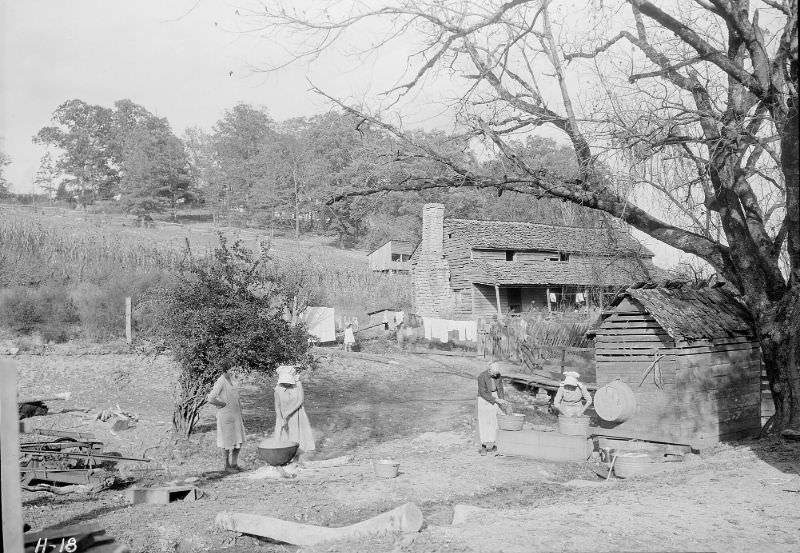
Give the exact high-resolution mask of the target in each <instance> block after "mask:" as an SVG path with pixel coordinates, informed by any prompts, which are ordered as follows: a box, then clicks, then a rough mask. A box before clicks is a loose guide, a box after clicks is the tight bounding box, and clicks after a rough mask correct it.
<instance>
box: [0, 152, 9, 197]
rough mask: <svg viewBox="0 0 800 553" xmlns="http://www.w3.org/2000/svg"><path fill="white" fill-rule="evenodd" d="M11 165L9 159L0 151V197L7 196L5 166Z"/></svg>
mask: <svg viewBox="0 0 800 553" xmlns="http://www.w3.org/2000/svg"><path fill="white" fill-rule="evenodd" d="M10 163H11V157H10V156H9V155H8V154H6V153H5V152H3V151H0V197H3V196H5V195H6V194H8V181H7V180H6V177H5V175H4V173H5V168H6V165H9V164H10Z"/></svg>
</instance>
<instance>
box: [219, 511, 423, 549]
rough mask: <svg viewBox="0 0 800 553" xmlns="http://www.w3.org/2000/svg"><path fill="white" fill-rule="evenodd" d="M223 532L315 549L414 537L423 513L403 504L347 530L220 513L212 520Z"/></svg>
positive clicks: (345, 527) (347, 527)
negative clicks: (328, 543) (326, 544)
mask: <svg viewBox="0 0 800 553" xmlns="http://www.w3.org/2000/svg"><path fill="white" fill-rule="evenodd" d="M215 522H216V524H217V526H221V527H222V528H225V529H226V530H231V531H234V532H241V533H243V534H252V535H255V536H261V537H264V538H270V539H272V540H275V541H279V542H285V543H290V544H293V545H316V544H318V543H323V542H326V541H334V540H355V539H359V538H362V539H363V538H364V537H366V536H369V535H373V534H383V533H394V532H397V533H400V532H402V533H413V532H419V530H420V528H422V522H423V516H422V511H420V509H419V507H417V506H416V505H415V504H414V503H406V504H404V505H401V506H400V507H397V508H396V509H392V510H391V511H388V512H386V513H382V514H380V515H378V516H375V517H372V518H370V519H367V520H365V521H362V522H358V523H356V524H351V525H350V526H344V527H340V528H327V527H324V526H313V525H310V524H300V523H297V522H290V521H288V520H281V519H278V518H272V517H268V516H261V515H256V514H250V513H235V512H231V511H222V512H221V513H219V514H218V515H217V518H216V520H215Z"/></svg>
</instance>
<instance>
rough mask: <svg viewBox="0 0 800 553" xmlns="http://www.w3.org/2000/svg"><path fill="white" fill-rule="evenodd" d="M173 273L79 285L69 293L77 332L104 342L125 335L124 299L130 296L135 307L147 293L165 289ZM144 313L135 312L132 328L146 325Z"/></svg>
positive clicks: (143, 274)
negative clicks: (77, 316)
mask: <svg viewBox="0 0 800 553" xmlns="http://www.w3.org/2000/svg"><path fill="white" fill-rule="evenodd" d="M174 278H175V273H171V272H168V271H160V270H153V271H148V272H138V273H133V274H130V273H124V272H119V273H114V274H109V275H106V277H105V278H104V279H103V280H102V281H101V282H100V283H99V284H95V283H91V282H82V283H80V284H78V285H77V286H76V287H75V288H74V289H73V290H72V291H71V294H70V296H71V297H72V299H73V301H74V303H75V305H76V306H77V310H78V312H79V314H80V321H81V332H82V334H83V335H84V336H85V337H87V338H97V339H104V338H110V337H120V336H124V334H125V298H127V297H130V298H131V299H132V302H133V305H134V306H135V305H136V304H137V303H138V302H139V300H140V299H142V298H144V297H145V295H146V294H147V292H148V290H151V289H155V288H159V287H164V286H168V285H169V283H170V282H172V280H173V279H174ZM147 316H148V315H147V313H145V312H142V313H138V314H137V316H136V317H135V318H134V323H135V324H134V328H136V327H144V326H146V325H147V324H149V323H148V321H147V320H146V318H147Z"/></svg>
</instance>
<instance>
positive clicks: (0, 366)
mask: <svg viewBox="0 0 800 553" xmlns="http://www.w3.org/2000/svg"><path fill="white" fill-rule="evenodd" d="M19 424H20V423H19V416H18V411H17V368H16V367H15V366H14V364H13V363H10V362H7V361H0V429H2V432H0V476H2V478H0V488H2V493H0V496H2V500H1V501H2V507H0V512H1V513H2V520H3V528H2V534H0V545H2V548H1V549H2V551H8V553H23V545H24V542H23V538H22V491H21V490H20V481H19V437H18V433H19Z"/></svg>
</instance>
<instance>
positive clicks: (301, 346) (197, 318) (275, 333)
mask: <svg viewBox="0 0 800 553" xmlns="http://www.w3.org/2000/svg"><path fill="white" fill-rule="evenodd" d="M280 274H281V273H280V271H276V270H275V268H274V267H273V266H272V261H271V260H270V258H269V257H268V255H267V250H266V248H264V249H262V251H261V252H260V253H258V254H254V253H253V252H251V251H250V250H248V249H247V248H245V247H244V246H242V245H241V243H239V242H235V243H233V244H231V245H228V244H227V242H226V241H225V239H224V238H223V237H222V236H221V235H220V244H219V247H217V248H216V249H215V251H214V254H213V255H212V256H210V257H209V258H203V259H195V258H192V257H190V258H189V260H188V262H187V263H186V265H185V266H184V267H183V268H182V270H181V272H180V274H179V275H178V277H177V280H176V281H175V282H174V284H173V285H171V286H169V287H166V288H160V289H158V290H154V291H151V292H150V293H149V294H148V295H147V297H146V299H145V300H144V301H143V302H142V303H141V304H140V306H139V308H138V309H139V310H140V312H144V313H147V314H148V315H149V317H148V318H147V319H148V320H149V323H148V325H147V326H146V328H145V329H144V330H143V332H142V333H141V334H140V336H139V339H140V340H142V343H144V344H147V347H148V349H150V348H152V349H155V350H156V351H163V350H169V351H170V352H171V353H172V356H173V357H174V358H175V360H176V361H177V362H178V364H179V365H180V369H181V372H180V376H179V378H178V386H179V395H178V398H177V401H176V405H175V410H174V412H173V418H172V421H173V425H174V427H175V429H176V430H177V431H179V432H181V433H182V434H183V435H185V436H188V435H189V434H191V432H192V430H193V429H194V426H195V424H196V423H197V420H198V416H199V412H200V408H201V407H202V406H203V405H204V404H205V402H206V396H207V395H208V393H209V391H210V390H211V387H212V386H213V384H214V382H215V381H216V379H217V378H218V377H219V376H220V375H221V374H222V372H223V371H224V370H225V369H226V368H228V367H237V368H238V369H239V370H241V371H243V372H245V373H248V372H253V371H256V372H261V373H266V374H272V373H273V372H274V371H275V368H276V367H277V366H278V365H280V364H282V363H299V364H301V365H305V366H308V365H309V364H310V363H311V362H312V359H311V357H310V355H309V353H308V348H309V345H308V334H307V333H306V331H305V328H304V327H303V326H302V325H292V324H290V323H289V322H287V320H286V317H285V313H286V312H287V310H288V309H289V308H290V306H291V303H292V295H291V291H288V293H287V285H286V284H285V283H284V282H283V281H282V280H280V279H279V276H280Z"/></svg>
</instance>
